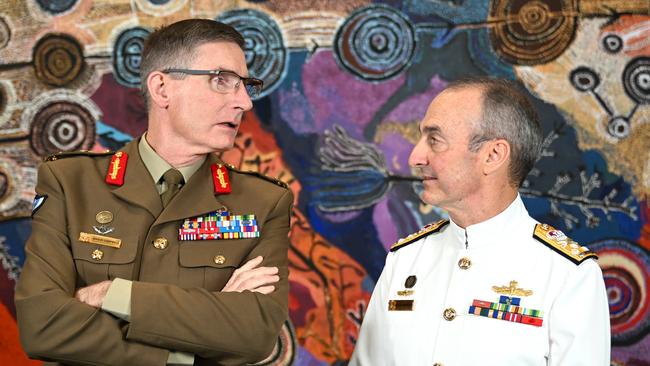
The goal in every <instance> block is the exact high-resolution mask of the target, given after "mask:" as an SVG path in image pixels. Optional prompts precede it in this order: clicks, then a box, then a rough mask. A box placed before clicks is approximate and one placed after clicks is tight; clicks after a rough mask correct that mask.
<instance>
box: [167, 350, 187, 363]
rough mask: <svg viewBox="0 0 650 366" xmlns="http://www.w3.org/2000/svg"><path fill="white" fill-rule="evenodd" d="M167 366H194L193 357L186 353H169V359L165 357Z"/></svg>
mask: <svg viewBox="0 0 650 366" xmlns="http://www.w3.org/2000/svg"><path fill="white" fill-rule="evenodd" d="M167 364H168V365H193V364H194V355H193V354H191V353H187V352H178V351H176V352H171V351H170V352H169V357H167Z"/></svg>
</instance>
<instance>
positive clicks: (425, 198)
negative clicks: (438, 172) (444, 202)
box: [420, 191, 441, 206]
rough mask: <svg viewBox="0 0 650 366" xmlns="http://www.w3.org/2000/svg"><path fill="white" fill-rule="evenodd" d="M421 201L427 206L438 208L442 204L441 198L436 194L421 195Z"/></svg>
mask: <svg viewBox="0 0 650 366" xmlns="http://www.w3.org/2000/svg"><path fill="white" fill-rule="evenodd" d="M420 200H422V202H424V203H426V204H427V205H431V206H438V205H439V204H440V202H441V197H440V196H439V195H436V194H435V193H430V192H427V191H424V192H422V194H420Z"/></svg>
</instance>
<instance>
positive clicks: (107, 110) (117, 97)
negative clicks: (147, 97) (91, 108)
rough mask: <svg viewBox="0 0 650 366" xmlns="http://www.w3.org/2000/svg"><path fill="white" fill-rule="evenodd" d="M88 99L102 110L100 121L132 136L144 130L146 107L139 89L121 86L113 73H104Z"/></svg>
mask: <svg viewBox="0 0 650 366" xmlns="http://www.w3.org/2000/svg"><path fill="white" fill-rule="evenodd" d="M90 99H92V100H93V102H95V104H97V106H98V107H99V109H101V110H102V113H103V117H102V121H103V122H104V123H106V124H107V125H109V126H112V127H114V128H116V129H117V130H119V131H121V132H124V133H126V134H129V135H131V136H134V137H135V136H140V135H142V133H144V131H146V129H147V108H146V107H145V105H144V98H143V97H142V95H141V94H140V89H135V88H127V87H125V86H122V85H120V84H118V83H117V81H115V79H114V78H113V74H106V75H104V76H103V77H102V84H101V85H100V86H99V88H98V89H97V90H96V91H95V94H93V95H92V96H91V97H90Z"/></svg>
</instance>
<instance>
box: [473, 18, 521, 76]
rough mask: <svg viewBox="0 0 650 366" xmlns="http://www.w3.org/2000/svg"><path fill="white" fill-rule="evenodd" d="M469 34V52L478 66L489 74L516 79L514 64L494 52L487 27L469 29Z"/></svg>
mask: <svg viewBox="0 0 650 366" xmlns="http://www.w3.org/2000/svg"><path fill="white" fill-rule="evenodd" d="M467 35H468V38H469V41H468V44H467V47H468V50H469V54H470V55H471V58H472V61H473V62H474V64H475V65H476V66H478V67H480V68H481V70H483V71H484V72H485V73H486V74H487V75H490V76H495V77H497V76H498V77H502V78H506V79H510V80H514V79H515V73H514V70H513V67H512V65H510V64H508V63H505V62H503V61H501V59H500V58H499V57H498V56H497V55H496V53H494V50H493V49H492V44H491V43H490V36H489V32H488V29H487V28H482V29H472V30H469V31H467Z"/></svg>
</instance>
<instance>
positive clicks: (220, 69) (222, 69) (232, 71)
mask: <svg viewBox="0 0 650 366" xmlns="http://www.w3.org/2000/svg"><path fill="white" fill-rule="evenodd" d="M213 70H219V71H228V72H231V73H233V74H235V75H239V76H240V77H242V78H249V77H250V75H240V74H239V73H238V72H237V71H235V70H230V69H225V68H216V69H213Z"/></svg>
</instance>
